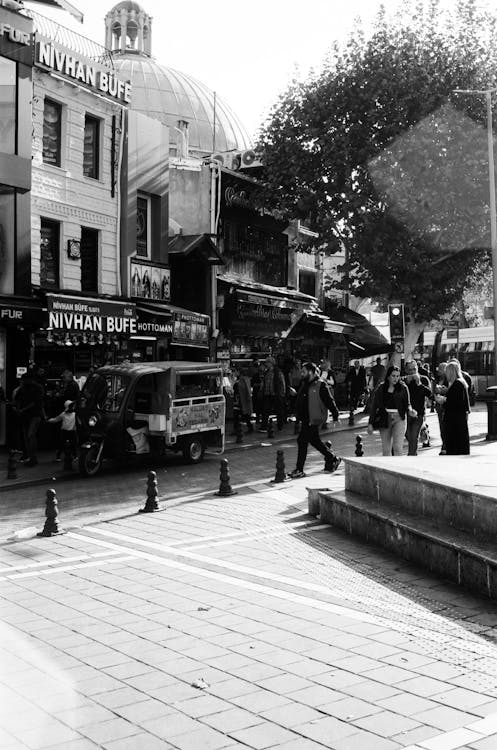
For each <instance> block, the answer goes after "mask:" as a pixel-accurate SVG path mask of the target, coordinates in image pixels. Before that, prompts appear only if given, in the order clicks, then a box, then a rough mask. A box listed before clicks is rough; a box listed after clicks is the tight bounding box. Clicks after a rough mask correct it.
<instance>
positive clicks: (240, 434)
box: [234, 412, 243, 443]
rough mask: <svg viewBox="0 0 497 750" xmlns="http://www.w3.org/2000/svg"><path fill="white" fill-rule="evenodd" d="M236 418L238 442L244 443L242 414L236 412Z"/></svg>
mask: <svg viewBox="0 0 497 750" xmlns="http://www.w3.org/2000/svg"><path fill="white" fill-rule="evenodd" d="M234 419H235V435H236V442H237V443H243V430H242V421H241V419H240V415H239V414H238V412H236V413H235V417H234Z"/></svg>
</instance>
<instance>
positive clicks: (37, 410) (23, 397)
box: [7, 365, 107, 466]
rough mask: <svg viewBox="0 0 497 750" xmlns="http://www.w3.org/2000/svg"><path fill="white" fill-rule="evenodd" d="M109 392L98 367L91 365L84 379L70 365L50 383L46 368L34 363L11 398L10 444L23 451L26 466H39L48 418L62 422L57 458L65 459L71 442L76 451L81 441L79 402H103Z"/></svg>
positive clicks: (50, 421) (89, 405)
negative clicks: (41, 439)
mask: <svg viewBox="0 0 497 750" xmlns="http://www.w3.org/2000/svg"><path fill="white" fill-rule="evenodd" d="M106 392H107V384H106V381H105V379H104V378H103V377H102V376H101V375H99V374H98V373H97V372H96V367H90V369H89V372H88V376H87V377H86V378H83V379H82V380H81V381H80V383H78V382H77V380H76V379H75V377H74V374H73V373H72V372H71V371H70V370H68V369H66V370H64V371H63V373H62V375H61V378H60V380H59V381H58V382H57V383H56V385H55V386H52V387H50V386H49V384H48V382H47V379H46V373H45V370H44V368H43V367H37V366H36V365H32V366H30V367H29V368H28V370H27V372H26V373H24V374H23V375H22V376H21V378H20V382H19V385H18V386H17V387H16V388H14V390H13V392H12V395H11V398H10V401H9V407H10V409H9V424H8V425H7V427H8V430H7V431H8V444H9V447H10V448H11V449H12V450H15V451H17V452H18V453H20V454H21V455H20V459H19V460H20V461H22V462H23V463H24V464H25V465H26V466H36V465H37V464H38V455H37V454H38V448H37V443H38V433H39V431H40V427H41V425H42V424H43V423H44V422H46V423H49V424H54V425H57V424H60V431H59V433H58V438H57V440H56V443H57V448H56V454H55V460H56V461H60V460H61V454H62V451H63V450H64V448H65V446H66V445H67V443H69V444H70V446H71V451H72V453H73V455H75V454H76V453H77V442H78V437H77V430H78V422H77V415H76V409H77V407H78V406H79V405H85V406H88V407H94V406H97V405H99V404H100V403H101V402H102V401H103V399H105V396H106Z"/></svg>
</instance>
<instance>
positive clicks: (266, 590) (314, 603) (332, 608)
mask: <svg viewBox="0 0 497 750" xmlns="http://www.w3.org/2000/svg"><path fill="white" fill-rule="evenodd" d="M69 536H71V537H73V538H74V539H79V540H80V541H84V542H87V543H88V542H89V543H90V544H96V545H98V546H100V547H106V548H107V549H115V550H117V551H118V552H121V553H126V552H129V551H130V550H129V549H128V548H127V547H123V546H122V545H119V544H115V543H114V542H106V541H104V540H103V539H95V538H94V537H91V536H83V535H82V534H76V533H74V532H70V533H69ZM136 541H137V542H138V540H136ZM132 557H135V558H142V559H145V560H150V561H151V562H154V563H157V564H159V565H162V566H164V567H168V568H175V569H176V570H182V571H184V572H186V573H191V574H193V575H200V576H203V577H204V578H211V579H213V580H215V581H221V582H222V583H229V584H232V585H233V586H235V587H239V588H244V589H249V590H250V591H257V592H258V593H260V594H266V595H268V596H273V597H276V598H278V599H285V600H286V601H290V602H292V603H293V604H303V605H305V606H307V607H310V608H312V609H320V610H322V611H323V612H330V613H332V614H336V615H339V616H341V617H347V618H349V619H351V620H357V621H358V622H367V623H369V624H371V625H376V624H378V618H376V617H373V616H372V615H368V614H366V613H365V612H360V611H358V610H356V609H350V608H348V607H342V606H341V605H339V604H331V603H330V602H324V601H321V600H320V599H315V598H313V599H311V598H310V597H308V596H303V595H302V594H293V593H291V592H289V591H284V590H283V589H276V588H272V587H270V586H264V585H263V584H260V583H254V582H253V581H247V580H244V579H242V578H235V577H234V576H229V575H226V574H225V573H216V572H215V571H213V570H208V569H207V568H202V567H197V566H195V565H188V564H187V563H182V562H179V561H177V560H168V559H167V558H165V557H160V556H159V555H154V554H152V553H150V552H144V551H141V550H134V554H133V555H132ZM253 575H254V576H257V575H259V573H258V572H257V571H255V570H254V571H253ZM304 587H305V584H304Z"/></svg>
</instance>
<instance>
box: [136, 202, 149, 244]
mask: <svg viewBox="0 0 497 750" xmlns="http://www.w3.org/2000/svg"><path fill="white" fill-rule="evenodd" d="M151 218H152V217H151V200H150V197H149V196H147V195H140V194H139V195H138V199H137V202H136V254H137V255H139V256H140V257H142V258H150V240H151V233H152V232H151V228H152V227H151Z"/></svg>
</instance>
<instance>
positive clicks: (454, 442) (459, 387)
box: [435, 361, 471, 456]
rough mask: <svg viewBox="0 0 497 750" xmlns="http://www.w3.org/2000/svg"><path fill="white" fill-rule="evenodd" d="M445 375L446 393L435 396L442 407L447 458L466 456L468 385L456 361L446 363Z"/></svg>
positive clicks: (468, 409) (467, 448) (469, 408)
mask: <svg viewBox="0 0 497 750" xmlns="http://www.w3.org/2000/svg"><path fill="white" fill-rule="evenodd" d="M445 374H446V377H447V384H448V387H447V392H446V394H445V395H443V394H441V393H439V394H437V395H436V396H435V398H436V401H437V403H438V404H441V405H443V423H444V434H445V449H446V452H447V455H448V456H468V455H469V430H468V414H469V413H470V411H471V407H470V403H469V393H468V384H467V383H466V380H465V379H464V377H463V374H462V372H461V366H460V364H459V362H457V361H451V362H448V363H447V367H446V370H445Z"/></svg>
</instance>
